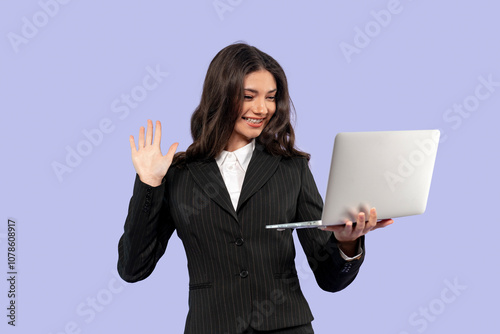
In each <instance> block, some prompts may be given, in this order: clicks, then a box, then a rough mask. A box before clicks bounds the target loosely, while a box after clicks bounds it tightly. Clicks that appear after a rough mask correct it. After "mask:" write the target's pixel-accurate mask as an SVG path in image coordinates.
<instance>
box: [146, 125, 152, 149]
mask: <svg viewBox="0 0 500 334" xmlns="http://www.w3.org/2000/svg"><path fill="white" fill-rule="evenodd" d="M152 143H153V121H151V120H150V119H148V131H147V132H146V145H151V144H152Z"/></svg>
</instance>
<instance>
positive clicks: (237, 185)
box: [215, 139, 255, 210]
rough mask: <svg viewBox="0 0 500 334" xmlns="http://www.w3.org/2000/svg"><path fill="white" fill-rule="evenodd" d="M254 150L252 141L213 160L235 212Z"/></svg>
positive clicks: (253, 140)
mask: <svg viewBox="0 0 500 334" xmlns="http://www.w3.org/2000/svg"><path fill="white" fill-rule="evenodd" d="M254 149H255V139H252V141H251V142H250V143H248V144H247V145H245V146H243V147H241V148H239V149H237V150H235V151H233V152H228V151H222V152H221V154H219V156H217V157H216V158H215V162H217V165H218V166H219V170H220V173H221V174H222V178H223V179H224V183H225V184H226V188H227V190H228V192H229V196H230V197H231V202H232V203H233V207H234V210H236V208H237V206H238V200H239V198H240V193H241V187H242V185H243V179H244V178H245V173H246V171H247V168H248V164H249V163H250V159H251V158H252V154H253V150H254Z"/></svg>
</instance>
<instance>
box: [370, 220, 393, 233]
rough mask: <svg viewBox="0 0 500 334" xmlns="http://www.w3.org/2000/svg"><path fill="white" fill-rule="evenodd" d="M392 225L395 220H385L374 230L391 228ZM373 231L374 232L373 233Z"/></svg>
mask: <svg viewBox="0 0 500 334" xmlns="http://www.w3.org/2000/svg"><path fill="white" fill-rule="evenodd" d="M392 223H394V220H392V219H383V220H381V221H379V222H377V225H376V226H375V227H374V228H373V230H376V229H378V228H383V227H386V226H389V225H391V224H392ZM373 230H372V231H373Z"/></svg>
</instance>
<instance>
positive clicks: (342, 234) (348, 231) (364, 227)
mask: <svg viewBox="0 0 500 334" xmlns="http://www.w3.org/2000/svg"><path fill="white" fill-rule="evenodd" d="M392 223H394V220H392V219H382V220H381V221H377V210H376V209H375V208H371V210H370V217H369V218H368V221H367V222H365V214H364V213H363V212H360V213H358V219H357V222H356V226H354V227H353V226H352V225H353V223H352V221H350V220H346V222H345V225H334V226H327V227H325V228H324V229H323V230H325V231H332V232H333V233H334V234H335V238H336V239H337V240H338V241H339V242H340V243H352V242H354V241H356V240H357V239H358V238H359V237H361V236H362V235H365V234H367V233H368V232H370V231H373V230H376V229H378V228H382V227H386V226H389V225H391V224H392Z"/></svg>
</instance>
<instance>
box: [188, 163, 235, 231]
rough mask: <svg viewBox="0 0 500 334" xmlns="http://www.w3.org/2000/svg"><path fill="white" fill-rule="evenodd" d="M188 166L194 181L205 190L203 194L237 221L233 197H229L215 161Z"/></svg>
mask: <svg viewBox="0 0 500 334" xmlns="http://www.w3.org/2000/svg"><path fill="white" fill-rule="evenodd" d="M187 166H188V169H189V171H190V173H191V175H192V176H193V179H194V181H195V182H196V183H197V184H198V185H199V186H200V187H201V189H203V192H204V193H205V194H206V195H207V196H208V197H209V198H211V199H212V200H213V201H214V202H216V203H217V204H218V205H219V206H220V207H221V208H223V209H224V210H225V211H227V212H228V213H229V214H231V215H232V216H233V217H234V219H235V220H236V221H237V220H238V217H237V216H236V212H235V211H234V207H233V203H232V202H231V197H229V193H228V192H227V188H226V184H225V183H224V180H223V179H222V175H221V173H220V170H219V166H217V163H216V162H215V159H211V160H209V161H195V162H190V163H188V164H187Z"/></svg>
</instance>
